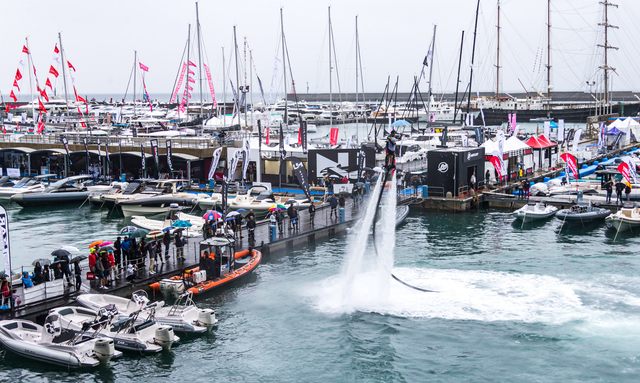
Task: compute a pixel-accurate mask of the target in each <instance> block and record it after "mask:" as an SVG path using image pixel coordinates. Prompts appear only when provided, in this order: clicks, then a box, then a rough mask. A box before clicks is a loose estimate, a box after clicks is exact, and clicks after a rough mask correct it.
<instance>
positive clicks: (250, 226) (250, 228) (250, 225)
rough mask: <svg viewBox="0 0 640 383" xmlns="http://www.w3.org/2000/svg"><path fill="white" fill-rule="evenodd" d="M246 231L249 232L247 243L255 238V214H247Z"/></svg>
mask: <svg viewBox="0 0 640 383" xmlns="http://www.w3.org/2000/svg"><path fill="white" fill-rule="evenodd" d="M247 232H248V234H249V244H251V243H253V242H255V240H256V219H255V215H247Z"/></svg>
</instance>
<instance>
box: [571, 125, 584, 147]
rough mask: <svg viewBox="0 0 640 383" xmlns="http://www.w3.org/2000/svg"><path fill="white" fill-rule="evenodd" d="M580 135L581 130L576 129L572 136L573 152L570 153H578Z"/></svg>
mask: <svg viewBox="0 0 640 383" xmlns="http://www.w3.org/2000/svg"><path fill="white" fill-rule="evenodd" d="M581 135H582V129H578V130H577V131H576V134H575V135H574V136H573V150H572V152H574V153H577V152H578V143H580V136H581Z"/></svg>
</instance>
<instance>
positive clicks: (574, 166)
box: [560, 153, 580, 179]
mask: <svg viewBox="0 0 640 383" xmlns="http://www.w3.org/2000/svg"><path fill="white" fill-rule="evenodd" d="M560 158H562V160H563V161H564V162H566V163H567V168H568V169H569V170H570V171H571V174H572V175H573V178H575V179H578V178H580V173H578V159H577V158H576V156H574V155H573V154H571V153H562V154H561V155H560ZM568 177H569V174H567V179H568Z"/></svg>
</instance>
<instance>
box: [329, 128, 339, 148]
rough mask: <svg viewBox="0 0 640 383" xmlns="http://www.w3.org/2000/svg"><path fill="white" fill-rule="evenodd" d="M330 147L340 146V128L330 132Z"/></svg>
mask: <svg viewBox="0 0 640 383" xmlns="http://www.w3.org/2000/svg"><path fill="white" fill-rule="evenodd" d="M329 145H331V146H333V145H338V128H331V129H330V130H329Z"/></svg>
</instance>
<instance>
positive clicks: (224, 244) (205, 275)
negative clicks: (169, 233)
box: [149, 237, 262, 296]
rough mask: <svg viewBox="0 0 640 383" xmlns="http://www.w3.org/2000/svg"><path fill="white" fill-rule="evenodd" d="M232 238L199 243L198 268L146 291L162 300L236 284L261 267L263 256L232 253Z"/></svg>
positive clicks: (255, 251)
mask: <svg viewBox="0 0 640 383" xmlns="http://www.w3.org/2000/svg"><path fill="white" fill-rule="evenodd" d="M233 242H234V240H233V238H226V237H212V238H208V239H206V240H204V241H202V242H200V256H201V258H200V265H199V266H197V267H193V268H190V269H186V270H184V272H183V273H182V275H177V276H174V277H172V278H166V279H162V280H161V281H159V282H155V283H152V284H151V285H150V286H149V287H150V288H151V289H152V290H154V291H159V292H161V293H162V294H163V295H165V296H180V295H181V294H183V293H184V292H190V293H192V294H193V295H199V294H204V293H207V292H210V291H212V290H215V289H216V288H220V287H222V286H225V285H227V284H229V283H231V282H234V281H236V280H239V279H241V278H243V277H245V276H247V275H249V274H251V272H252V271H253V270H255V268H256V267H258V265H259V264H260V261H261V260H262V253H260V251H258V250H256V249H252V248H249V249H245V250H241V251H237V252H235V251H234V250H233Z"/></svg>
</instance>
